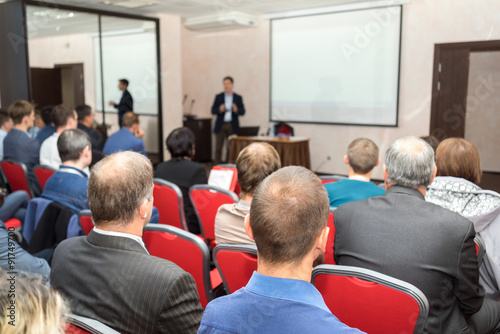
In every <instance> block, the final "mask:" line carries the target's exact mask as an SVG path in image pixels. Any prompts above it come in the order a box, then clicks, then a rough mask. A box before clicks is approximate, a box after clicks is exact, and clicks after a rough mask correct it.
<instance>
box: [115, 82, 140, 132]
mask: <svg viewBox="0 0 500 334" xmlns="http://www.w3.org/2000/svg"><path fill="white" fill-rule="evenodd" d="M127 88H128V80H127V79H120V80H119V81H118V89H119V90H121V91H123V93H122V98H121V99H120V103H118V104H117V103H115V102H114V101H109V105H110V106H113V107H115V108H116V109H118V124H119V125H120V128H121V127H122V118H123V115H124V114H125V113H126V112H128V111H134V99H133V98H132V95H130V92H129V91H128V90H127Z"/></svg>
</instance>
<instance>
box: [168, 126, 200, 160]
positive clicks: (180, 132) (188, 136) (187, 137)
mask: <svg viewBox="0 0 500 334" xmlns="http://www.w3.org/2000/svg"><path fill="white" fill-rule="evenodd" d="M195 140H196V138H195V136H194V134H193V132H192V131H191V130H190V129H188V128H186V127H183V128H177V129H174V130H172V132H170V134H169V135H168V137H167V140H166V144H167V149H168V151H169V152H170V155H171V156H172V158H192V157H193V152H194V151H193V148H194V144H195Z"/></svg>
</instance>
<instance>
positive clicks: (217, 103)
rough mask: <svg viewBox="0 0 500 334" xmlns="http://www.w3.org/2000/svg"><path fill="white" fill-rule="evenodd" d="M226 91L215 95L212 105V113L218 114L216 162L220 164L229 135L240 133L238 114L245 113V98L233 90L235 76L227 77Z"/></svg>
mask: <svg viewBox="0 0 500 334" xmlns="http://www.w3.org/2000/svg"><path fill="white" fill-rule="evenodd" d="M223 82H224V92H222V93H220V94H218V95H216V96H215V100H214V104H213V105H212V114H213V115H217V119H216V120H215V127H214V133H215V164H220V163H221V160H222V147H223V146H224V141H226V139H227V137H229V136H230V135H232V134H233V133H238V129H239V122H238V116H240V115H241V116H243V115H244V114H245V106H244V105H243V98H242V97H241V95H238V94H236V93H234V92H233V83H234V81H233V78H231V77H229V76H228V77H225V78H224V79H223Z"/></svg>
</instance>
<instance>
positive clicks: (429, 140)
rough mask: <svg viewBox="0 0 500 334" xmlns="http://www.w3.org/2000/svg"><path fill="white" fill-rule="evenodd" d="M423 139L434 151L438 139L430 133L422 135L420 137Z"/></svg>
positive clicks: (437, 144)
mask: <svg viewBox="0 0 500 334" xmlns="http://www.w3.org/2000/svg"><path fill="white" fill-rule="evenodd" d="M420 139H422V140H423V141H425V142H426V143H427V144H429V145H431V147H432V149H433V150H434V153H436V149H437V147H438V146H439V139H437V137H436V136H433V135H430V136H422V137H420Z"/></svg>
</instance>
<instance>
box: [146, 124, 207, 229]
mask: <svg viewBox="0 0 500 334" xmlns="http://www.w3.org/2000/svg"><path fill="white" fill-rule="evenodd" d="M194 143H195V137H194V134H193V132H192V131H191V130H189V129H188V128H177V129H174V130H173V131H172V132H170V134H169V135H168V137H167V140H166V144H167V149H168V151H169V152H170V156H171V158H172V159H170V160H169V161H165V162H162V163H160V164H159V165H158V166H157V167H156V171H155V177H157V178H160V179H163V180H166V181H168V182H172V183H174V184H175V185H177V186H178V187H179V188H180V189H181V192H182V197H183V198H184V214H185V216H186V221H187V224H188V229H189V232H191V233H194V234H200V223H199V222H198V218H197V217H196V213H195V212H194V209H193V205H192V204H191V201H190V200H189V188H190V187H191V186H193V185H195V184H206V183H207V173H206V172H205V168H204V167H203V166H201V165H199V164H197V163H196V162H194V161H191V159H192V158H193V156H194V150H195V147H194Z"/></svg>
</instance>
